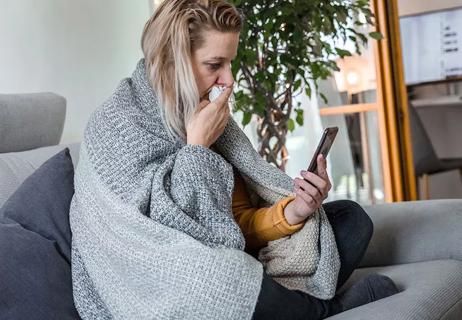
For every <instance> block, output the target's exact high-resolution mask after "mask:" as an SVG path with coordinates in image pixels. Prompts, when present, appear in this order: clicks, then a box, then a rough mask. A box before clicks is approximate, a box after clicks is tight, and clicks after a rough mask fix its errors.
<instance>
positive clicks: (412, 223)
mask: <svg viewBox="0 0 462 320" xmlns="http://www.w3.org/2000/svg"><path fill="white" fill-rule="evenodd" d="M364 209H365V210H366V211H367V213H368V214H369V215H370V217H371V219H372V221H373V222H374V234H373V236H372V239H371V242H370V244H369V247H368V249H367V252H366V254H365V256H364V258H363V260H362V262H361V267H372V266H383V265H393V264H400V263H411V262H419V261H428V260H437V259H457V260H461V261H462V200H459V199H457V200H456V199H451V200H428V201H410V202H400V203H390V204H381V205H373V206H365V207H364Z"/></svg>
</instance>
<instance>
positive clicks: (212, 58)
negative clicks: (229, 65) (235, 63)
mask: <svg viewBox="0 0 462 320" xmlns="http://www.w3.org/2000/svg"><path fill="white" fill-rule="evenodd" d="M236 56H237V55H236ZM236 56H234V57H233V59H234V58H236ZM233 59H231V60H233ZM209 60H220V61H223V60H226V58H225V57H211V58H209V59H207V61H209Z"/></svg>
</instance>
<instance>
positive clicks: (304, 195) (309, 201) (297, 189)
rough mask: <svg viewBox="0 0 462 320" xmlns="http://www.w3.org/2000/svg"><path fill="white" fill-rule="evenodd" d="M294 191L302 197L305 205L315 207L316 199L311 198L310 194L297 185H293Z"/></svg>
mask: <svg viewBox="0 0 462 320" xmlns="http://www.w3.org/2000/svg"><path fill="white" fill-rule="evenodd" d="M295 193H296V194H297V195H298V196H299V197H300V198H302V200H303V201H305V203H306V205H307V206H308V207H310V208H312V209H313V208H315V207H317V204H316V201H315V200H314V199H313V197H312V196H310V195H309V194H307V193H305V192H304V191H303V190H302V189H300V187H299V186H295Z"/></svg>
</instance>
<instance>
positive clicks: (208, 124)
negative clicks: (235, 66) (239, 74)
mask: <svg viewBox="0 0 462 320" xmlns="http://www.w3.org/2000/svg"><path fill="white" fill-rule="evenodd" d="M232 91H233V87H232V86H229V87H227V88H226V89H225V90H224V91H223V92H222V93H221V94H220V95H219V96H218V98H217V99H215V100H214V101H213V102H210V101H208V100H202V101H201V103H200V104H199V106H198V107H197V109H196V111H195V113H194V115H193V116H192V118H191V120H190V121H189V123H188V124H187V126H186V135H187V143H188V144H199V145H202V146H204V147H207V148H208V147H210V146H211V145H212V144H213V143H214V142H215V141H216V140H217V139H218V137H219V136H221V135H222V134H223V131H224V130H225V127H226V124H227V123H228V120H229V115H230V111H229V106H228V98H229V96H230V95H231V92H232Z"/></svg>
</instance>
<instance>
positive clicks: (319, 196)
mask: <svg viewBox="0 0 462 320" xmlns="http://www.w3.org/2000/svg"><path fill="white" fill-rule="evenodd" d="M295 181H296V184H297V185H298V186H299V187H302V189H303V190H305V192H306V193H308V194H309V195H311V196H312V197H313V199H314V200H316V203H317V204H320V203H321V202H322V200H324V199H323V198H324V194H323V193H321V191H320V190H319V189H318V188H316V187H314V186H313V185H312V184H310V183H309V182H307V181H305V180H303V179H298V178H297V179H296V180H295Z"/></svg>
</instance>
